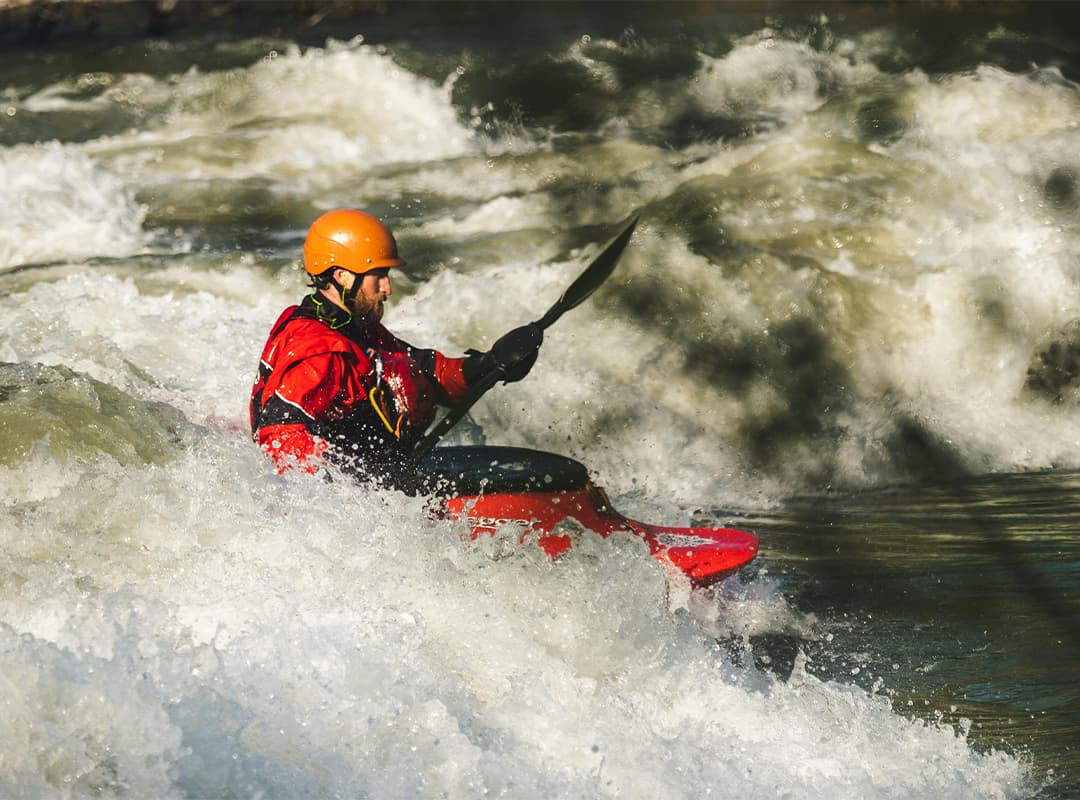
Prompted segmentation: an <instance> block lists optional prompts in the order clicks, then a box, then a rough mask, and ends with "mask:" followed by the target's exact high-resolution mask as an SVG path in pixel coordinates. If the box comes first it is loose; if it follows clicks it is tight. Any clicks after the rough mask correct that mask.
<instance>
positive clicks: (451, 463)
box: [421, 446, 758, 586]
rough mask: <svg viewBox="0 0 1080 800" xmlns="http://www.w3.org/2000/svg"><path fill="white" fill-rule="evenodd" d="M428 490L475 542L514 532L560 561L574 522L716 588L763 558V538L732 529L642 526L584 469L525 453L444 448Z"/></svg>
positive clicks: (428, 468) (428, 466)
mask: <svg viewBox="0 0 1080 800" xmlns="http://www.w3.org/2000/svg"><path fill="white" fill-rule="evenodd" d="M421 471H422V473H423V474H424V475H425V488H426V491H427V492H428V493H430V494H433V495H435V496H437V497H440V498H442V499H443V502H444V503H445V507H446V511H447V512H448V513H449V514H450V516H452V517H454V518H455V519H461V518H462V517H464V518H467V519H468V520H469V523H470V525H471V526H472V529H473V532H474V534H473V535H474V536H477V535H479V534H480V533H489V534H493V533H495V531H496V530H497V529H498V528H499V527H501V526H503V525H507V524H515V525H519V526H520V527H522V528H524V529H525V533H524V534H523V536H522V540H524V539H525V538H526V537H528V536H529V535H530V534H536V535H537V537H538V542H539V544H540V546H541V547H542V548H543V549H544V551H545V552H547V553H548V554H549V555H551V556H552V558H555V557H557V556H559V554H561V553H563V552H565V551H566V550H567V549H569V548H570V547H571V544H572V542H571V538H570V536H569V535H568V534H566V533H560V532H559V531H558V529H557V528H558V526H559V524H560V523H562V522H564V521H565V520H567V518H572V519H574V520H577V522H578V523H580V524H581V525H582V526H583V527H585V528H587V529H588V530H591V531H595V532H596V533H598V534H600V535H601V536H603V537H605V538H606V537H608V536H610V535H612V534H613V533H629V534H632V535H634V536H638V537H640V538H641V539H642V540H644V542H645V543H646V545H648V547H649V553H650V554H651V555H652V557H653V558H655V559H656V560H658V561H660V562H661V563H663V564H665V565H667V566H671V567H675V568H677V569H679V570H681V571H682V572H683V573H684V574H686V575H687V576H688V577H689V578H690V580H691V582H692V584H693V585H695V586H708V585H709V584H712V583H715V582H716V581H719V580H721V579H723V578H726V577H727V576H729V575H731V574H732V573H734V572H735V571H736V570H738V569H739V567H742V566H743V565H745V564H748V563H749V562H750V561H751V560H753V558H754V556H755V555H757V550H758V538H757V536H755V535H754V534H752V533H747V532H745V531H739V530H733V529H730V528H676V527H667V526H660V525H649V524H647V523H644V522H636V521H635V520H632V519H627V518H626V517H624V516H622V515H621V514H619V513H618V512H617V511H616V510H615V509H613V508H612V507H611V503H610V502H609V501H608V499H607V495H605V494H604V491H603V489H601V488H600V487H598V486H596V485H595V484H593V482H592V481H591V480H590V479H589V474H588V471H587V470H586V469H585V466H584V465H583V464H581V463H580V462H577V461H574V460H573V459H571V458H566V457H565V456H560V455H555V454H554V453H545V452H541V451H539V450H528V449H525V448H520V447H486V446H485V447H437V448H435V449H434V450H432V451H430V452H429V453H428V454H427V455H425V456H424V458H423V460H422V462H421Z"/></svg>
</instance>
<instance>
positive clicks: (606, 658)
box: [0, 4, 1080, 798]
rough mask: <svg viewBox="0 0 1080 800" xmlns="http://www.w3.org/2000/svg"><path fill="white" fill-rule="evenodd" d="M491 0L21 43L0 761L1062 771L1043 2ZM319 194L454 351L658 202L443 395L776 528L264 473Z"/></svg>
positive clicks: (631, 489) (105, 782) (833, 786)
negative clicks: (267, 410)
mask: <svg viewBox="0 0 1080 800" xmlns="http://www.w3.org/2000/svg"><path fill="white" fill-rule="evenodd" d="M473 8H474V7H472V6H453V5H442V6H440V5H435V6H431V5H415V6H412V5H405V6H396V7H395V6H391V10H390V11H389V12H388V13H386V14H383V15H381V16H380V15H370V16H367V17H355V18H352V19H348V20H336V19H335V18H334V17H332V16H331V17H329V18H327V19H325V20H323V22H322V23H321V24H320V25H319V26H317V27H314V28H312V27H308V28H304V29H302V30H301V29H298V30H300V32H298V33H297V34H296V35H295V36H281V35H276V36H269V35H265V34H264V35H254V33H253V34H252V35H244V36H239V35H236V34H235V33H234V34H233V35H229V36H226V35H223V34H222V33H221V32H220V31H219V30H216V29H215V24H214V23H213V21H212V20H208V21H207V22H206V24H205V26H204V30H202V31H201V32H197V33H193V34H191V35H188V36H184V37H177V38H175V39H150V40H138V41H130V40H128V41H125V40H115V41H109V42H106V43H105V44H102V43H101V42H80V41H72V42H69V43H68V44H67V45H63V46H61V45H54V46H49V47H46V48H44V49H39V50H28V49H21V48H10V49H9V50H8V51H7V52H5V53H3V54H0V187H2V188H0V542H2V548H0V587H2V588H0V708H2V712H0V796H4V797H19V798H40V797H58V798H59V797H65V798H66V797H90V796H95V797H121V796H127V797H157V798H167V797H176V798H184V797H193V798H232V797H235V798H246V797H270V798H292V797H301V796H303V797H405V796H408V797H424V798H426V797H459V798H470V797H477V796H480V795H490V796H507V797H515V798H525V797H590V798H591V797H615V796H620V797H641V798H646V797H647V798H685V797H701V796H715V797H750V798H758V797H788V798H816V797H821V796H825V795H827V796H830V797H833V798H867V797H888V798H923V797H949V798H961V797H970V798H1028V797H1040V798H1042V797H1045V798H1064V797H1074V796H1078V795H1080V757H1078V754H1077V749H1078V748H1080V692H1078V690H1077V688H1076V680H1075V676H1076V674H1077V673H1078V672H1080V606H1078V602H1077V589H1078V587H1080V544H1078V543H1080V536H1078V529H1080V504H1078V501H1077V499H1076V498H1077V489H1078V486H1080V415H1078V413H1077V409H1078V405H1080V366H1078V365H1080V217H1078V208H1080V187H1078V185H1077V181H1078V180H1080V90H1078V85H1077V83H1076V81H1077V80H1078V79H1080V70H1078V65H1080V55H1078V52H1077V46H1076V44H1075V39H1072V40H1070V37H1068V35H1067V31H1068V25H1066V24H1063V23H1062V22H1061V21H1060V20H1055V13H1058V11H1060V12H1061V13H1065V14H1067V12H1066V10H1065V7H1060V8H1059V9H1058V11H1055V10H1054V7H1049V8H1050V11H1047V10H1046V9H1047V8H1048V6H1041V5H1039V6H1037V7H1036V8H1026V7H1024V6H1018V5H1011V4H1006V5H1001V6H981V5H974V6H971V5H967V4H963V5H961V6H959V7H951V6H946V7H944V8H943V9H939V10H934V9H927V8H926V7H905V6H892V5H889V6H886V5H880V6H875V5H871V4H852V5H826V6H820V7H818V6H814V5H812V4H798V5H795V6H781V5H769V6H750V5H747V6H711V5H708V4H692V5H691V4H686V5H682V4H669V5H663V6H660V5H650V4H637V5H631V6H622V5H618V4H601V5H598V6H587V5H586V6H575V5H569V4H567V5H543V6H541V5H538V6H532V7H529V10H528V11H526V10H524V7H521V6H515V7H514V8H513V10H512V11H507V10H506V9H505V8H503V7H501V6H487V7H482V8H483V9H484V13H480V12H474V11H471V9H473ZM455 9H457V10H455ZM1069 18H1071V17H1070V16H1068V15H1067V16H1066V20H1067V19H1069ZM337 206H356V207H362V208H366V209H369V210H371V211H373V212H375V213H377V214H379V215H382V216H383V217H384V218H385V219H386V220H387V221H388V222H389V223H390V224H391V225H392V226H393V228H394V229H395V231H396V232H397V233H398V240H399V244H400V245H401V248H402V251H403V254H404V256H405V257H406V259H407V260H408V262H409V263H408V265H407V266H406V267H405V268H404V269H403V270H401V271H400V273H399V274H398V276H397V280H396V281H395V285H394V286H395V293H394V297H393V299H392V303H391V305H390V308H389V311H388V317H387V322H388V324H389V325H390V327H391V328H392V329H393V330H395V332H397V333H398V334H399V335H401V336H402V337H404V338H406V339H407V340H409V341H412V342H413V343H415V344H417V345H421V346H438V347H440V348H441V349H443V350H444V351H446V352H448V353H451V354H459V353H461V352H463V351H464V350H465V349H466V348H468V347H478V348H484V347H486V346H488V345H490V343H491V342H492V341H493V340H494V339H495V338H496V337H497V336H498V335H500V334H501V333H503V332H504V331H506V330H507V329H509V328H510V327H512V326H514V325H517V324H520V323H523V322H525V321H528V320H530V319H535V318H537V317H538V316H539V315H540V314H541V313H543V311H544V310H546V309H547V307H548V306H549V305H550V304H551V303H552V302H554V300H555V298H557V297H558V295H559V293H560V292H561V291H562V289H563V288H564V287H565V286H566V285H568V283H569V282H570V281H571V280H572V279H573V278H574V277H575V276H576V274H577V273H578V272H579V271H580V269H581V268H582V266H583V265H584V264H585V263H586V262H587V260H588V258H589V256H590V254H592V253H595V252H596V248H597V247H598V246H599V244H600V243H602V242H603V241H604V240H606V239H607V238H609V237H610V236H612V235H614V233H615V232H616V231H617V230H618V229H619V223H620V222H622V221H623V220H625V219H627V218H629V217H630V216H631V215H633V214H640V215H641V223H640V225H639V227H638V231H637V233H636V234H635V236H634V238H633V240H632V241H631V244H630V246H629V248H628V249H627V251H626V253H625V255H624V257H623V259H622V261H621V263H620V266H619V268H618V270H617V272H616V273H615V275H614V276H613V277H612V278H611V279H610V280H609V281H608V283H607V284H606V285H605V286H604V287H602V288H601V289H600V290H599V291H598V292H597V293H596V294H595V295H594V296H593V297H592V298H590V300H589V301H588V302H587V303H586V304H585V305H583V306H581V307H579V308H578V309H575V310H574V311H573V312H572V313H570V314H568V315H567V316H565V317H564V318H563V319H561V320H560V321H559V322H558V323H557V324H556V326H554V327H553V328H552V329H550V331H549V332H548V336H547V340H546V341H545V344H544V347H543V351H542V354H541V357H540V360H539V362H538V364H537V366H536V368H535V369H534V370H533V372H532V373H531V375H530V376H529V377H528V379H526V380H525V381H522V382H521V383H518V384H514V385H511V386H507V387H500V388H499V389H498V390H497V391H493V392H492V393H491V394H490V395H488V396H487V397H486V398H485V399H484V400H483V401H482V402H481V403H480V404H479V405H478V406H477V407H476V408H475V409H474V411H473V412H472V415H471V419H470V420H469V421H468V422H467V423H466V424H463V426H462V430H461V431H460V432H459V433H458V438H459V440H460V441H487V442H488V443H492V444H509V445H522V446H529V447H537V448H541V449H546V450H552V451H555V452H560V453H563V454H566V455H570V456H573V457H576V458H579V459H580V460H582V461H584V462H586V463H587V464H588V466H589V468H590V470H591V471H592V472H593V474H594V475H595V476H596V478H597V479H598V481H599V482H600V483H602V484H603V485H604V486H605V487H606V489H607V490H608V492H609V494H610V495H611V497H612V499H613V501H614V504H615V505H616V507H619V508H620V509H621V510H623V511H624V512H626V513H628V514H630V515H632V516H636V517H639V518H642V519H645V520H648V521H652V522H663V523H671V524H686V523H688V521H689V520H691V519H697V520H715V521H719V522H722V523H727V524H732V525H735V526H737V527H743V528H746V529H750V530H754V531H756V532H757V533H758V534H759V535H760V536H761V543H762V546H761V554H760V556H759V558H758V559H757V561H756V562H755V563H754V565H752V567H751V568H750V569H748V570H746V571H745V574H743V575H741V576H739V577H738V578H735V579H731V580H729V581H727V582H726V583H725V584H724V585H723V586H722V587H720V588H719V589H718V590H716V591H713V592H711V593H694V594H688V593H687V592H686V591H685V587H680V586H671V585H669V583H668V581H667V579H666V578H665V576H664V575H663V573H662V571H661V570H660V568H659V566H658V565H657V564H656V563H654V562H652V561H651V559H649V558H647V557H646V556H645V554H644V553H643V552H642V550H641V549H640V548H639V547H636V546H635V545H634V543H632V542H615V541H612V540H608V541H607V542H599V541H595V540H594V539H593V538H591V537H589V536H587V535H585V536H583V538H582V539H581V541H580V542H578V546H577V547H576V548H575V549H574V550H572V551H571V553H570V554H569V556H568V557H566V558H564V559H562V560H560V561H559V562H557V563H552V562H550V561H549V560H548V559H547V558H546V557H545V556H544V555H543V554H542V553H541V552H540V551H539V550H537V549H536V548H534V547H528V546H526V547H518V546H516V545H515V544H514V538H515V532H514V531H512V530H508V531H505V532H504V534H503V535H500V536H498V537H494V538H492V539H491V540H490V541H489V540H484V541H477V542H471V541H467V540H463V538H462V534H463V531H462V530H461V529H460V528H459V527H457V526H456V525H455V524H453V523H451V522H447V521H436V520H432V519H430V518H429V516H428V514H427V513H426V510H425V508H424V504H423V501H422V499H417V498H406V497H403V496H400V495H397V494H394V493H391V492H378V491H373V490H367V489H359V488H357V487H355V486H351V485H350V484H349V483H348V481H345V480H337V481H333V482H329V483H327V482H323V481H320V480H318V479H315V478H312V477H308V476H297V475H284V476H279V475H277V474H275V473H274V471H273V470H272V469H271V468H270V467H269V466H268V464H267V463H266V462H265V460H264V459H263V457H262V456H261V454H260V453H259V452H257V450H256V449H255V448H254V446H253V445H252V444H251V442H250V439H249V438H248V433H247V429H246V424H247V423H246V404H247V396H248V392H249V388H250V384H251V381H252V378H253V376H254V372H255V367H256V362H257V358H258V353H259V352H260V348H261V346H262V343H263V341H264V339H265V336H266V334H267V331H268V328H269V326H270V324H271V323H272V321H273V320H274V319H275V317H276V315H277V313H278V312H279V311H280V310H281V309H282V308H283V307H284V306H285V305H287V304H289V303H290V302H294V301H295V300H296V299H298V298H299V297H300V296H301V294H302V291H303V289H302V286H303V283H304V281H303V279H302V273H301V272H300V270H299V269H298V258H299V252H300V246H301V243H302V239H303V235H304V230H305V228H306V226H307V224H308V223H309V222H310V220H311V219H313V218H314V216H316V215H317V214H318V213H320V212H321V211H323V210H326V209H329V208H333V207H337Z"/></svg>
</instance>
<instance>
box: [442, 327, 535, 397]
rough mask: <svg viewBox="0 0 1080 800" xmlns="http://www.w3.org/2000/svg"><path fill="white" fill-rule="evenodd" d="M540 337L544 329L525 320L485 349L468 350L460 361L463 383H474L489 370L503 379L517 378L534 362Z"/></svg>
mask: <svg viewBox="0 0 1080 800" xmlns="http://www.w3.org/2000/svg"><path fill="white" fill-rule="evenodd" d="M543 341H544V331H543V330H542V329H541V328H540V327H539V326H537V325H535V324H529V325H522V326H521V327H520V328H514V330H512V331H510V332H509V333H507V334H505V335H503V336H501V337H500V338H499V339H498V341H496V342H495V344H493V345H492V346H491V349H490V350H489V351H488V352H486V353H478V352H476V351H475V350H470V351H469V357H468V358H467V359H465V363H464V364H463V365H462V369H463V371H464V374H465V381H466V383H468V384H470V385H475V384H476V382H477V381H478V380H479V379H481V378H483V377H484V376H486V375H487V374H488V373H490V372H493V371H494V372H498V373H499V377H500V378H502V380H503V381H504V382H506V383H513V382H515V381H520V380H521V379H522V378H524V377H525V376H526V375H528V374H529V370H531V369H532V366H533V364H535V363H536V356H537V355H538V354H539V352H540V344H541V343H542V342H543Z"/></svg>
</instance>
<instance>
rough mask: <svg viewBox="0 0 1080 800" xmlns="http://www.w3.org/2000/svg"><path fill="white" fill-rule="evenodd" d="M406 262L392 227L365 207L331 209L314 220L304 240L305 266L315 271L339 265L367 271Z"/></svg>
mask: <svg viewBox="0 0 1080 800" xmlns="http://www.w3.org/2000/svg"><path fill="white" fill-rule="evenodd" d="M404 264H405V261H404V259H401V258H398V253H397V242H395V241H394V235H393V234H392V233H390V229H389V228H387V227H386V226H385V225H383V224H382V222H380V221H379V220H378V219H377V218H376V217H373V216H372V215H371V214H368V213H367V212H364V211H356V210H355V209H351V208H339V209H336V210H334V211H327V212H326V213H325V214H323V215H322V216H321V217H319V218H318V219H317V220H315V221H314V222H313V223H311V227H310V228H308V232H307V238H306V239H305V240H304V269H306V270H307V271H308V273H309V274H311V275H321V274H322V273H324V272H326V271H327V270H328V269H334V268H335V267H340V268H341V269H347V270H348V271H349V272H356V273H363V272H367V271H368V270H372V269H382V268H385V267H400V266H403V265H404Z"/></svg>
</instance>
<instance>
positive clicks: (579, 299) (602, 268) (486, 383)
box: [413, 217, 638, 457]
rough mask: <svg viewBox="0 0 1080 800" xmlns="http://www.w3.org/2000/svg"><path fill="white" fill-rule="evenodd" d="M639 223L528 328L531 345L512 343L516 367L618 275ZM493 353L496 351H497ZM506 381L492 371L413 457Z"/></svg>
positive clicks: (425, 438)
mask: <svg viewBox="0 0 1080 800" xmlns="http://www.w3.org/2000/svg"><path fill="white" fill-rule="evenodd" d="M637 223H638V218H637V217H634V218H633V219H632V220H631V221H630V224H629V225H627V226H626V228H625V229H624V230H623V232H622V233H620V234H619V235H618V236H616V237H615V238H614V239H613V240H612V242H611V244H609V245H608V246H607V247H605V248H604V251H603V252H602V253H600V255H598V256H597V257H596V258H595V259H593V262H592V263H591V264H589V266H588V267H586V268H585V271H584V272H582V273H581V275H579V276H578V278H577V280H575V281H574V282H573V283H572V284H570V286H569V287H567V289H566V291H565V292H563V293H562V297H560V298H559V299H558V300H557V301H556V302H555V305H553V306H552V307H551V308H549V309H548V310H547V313H546V314H544V316H542V317H540V319H538V320H537V321H536V322H534V323H532V324H531V325H527V326H525V328H535V331H536V333H535V335H534V338H533V339H532V341H531V343H530V342H525V341H521V342H514V343H510V345H511V346H510V350H511V352H508V353H506V354H505V355H507V356H509V358H508V359H507V360H508V361H509V362H510V363H515V358H516V359H517V361H521V360H523V358H525V357H527V355H531V354H532V353H534V352H535V348H536V347H539V345H540V342H541V341H543V332H544V330H545V329H546V328H548V327H550V326H551V325H552V324H553V323H554V322H555V320H557V319H558V318H559V317H561V316H562V315H563V314H565V313H566V312H567V311H569V310H570V309H572V308H576V307H577V306H579V305H581V304H582V303H583V302H585V300H586V299H587V298H588V297H589V295H591V294H592V293H593V292H595V291H596V290H597V289H598V288H599V287H600V284H602V283H603V282H604V281H606V280H607V279H608V277H609V276H610V275H611V273H612V272H614V271H615V264H617V263H618V261H619V256H621V255H622V252H623V250H624V249H626V244H627V242H629V241H630V236H631V235H632V234H633V233H634V227H635V226H636V225H637ZM515 344H519V345H520V346H523V347H528V350H529V352H528V354H525V353H521V354H520V357H518V355H519V354H515V353H513V352H512V350H513V349H514V348H513V345H515ZM492 349H493V350H494V348H492ZM505 378H506V373H505V372H503V371H501V370H497V369H495V370H491V371H490V372H488V373H487V374H485V375H484V376H483V377H481V378H480V380H478V381H477V382H476V385H475V386H473V387H472V388H470V389H469V393H468V394H467V395H466V396H465V398H464V399H463V400H462V401H461V402H460V403H458V404H457V405H456V406H454V407H453V408H451V409H450V411H449V412H448V413H447V414H446V416H445V417H443V418H442V419H441V420H439V422H438V424H436V425H435V427H434V428H432V429H431V430H430V431H428V432H427V433H426V434H424V436H423V437H422V438H421V439H420V440H419V441H418V442H417V443H416V447H415V448H414V449H413V455H414V456H416V457H420V456H423V455H424V454H425V453H427V452H428V451H429V450H431V448H433V447H434V446H435V444H436V443H437V442H438V441H439V439H441V438H442V437H443V436H445V435H446V434H447V432H449V430H450V429H451V428H453V427H454V426H455V425H457V423H458V422H459V421H460V420H461V418H462V417H464V416H465V415H466V414H467V413H468V412H469V409H470V408H472V407H473V405H475V404H476V401H477V400H479V399H480V398H481V397H482V396H483V395H484V394H486V393H487V391H488V389H490V388H491V387H492V386H494V385H495V384H496V383H497V382H498V381H499V380H500V379H505Z"/></svg>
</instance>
